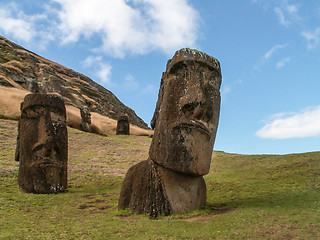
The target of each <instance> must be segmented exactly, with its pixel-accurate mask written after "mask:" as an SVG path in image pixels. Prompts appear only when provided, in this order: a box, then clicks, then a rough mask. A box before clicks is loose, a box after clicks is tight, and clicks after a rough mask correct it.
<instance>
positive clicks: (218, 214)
mask: <svg viewBox="0 0 320 240" xmlns="http://www.w3.org/2000/svg"><path fill="white" fill-rule="evenodd" d="M16 134H17V122H16V121H12V120H2V119H0V200H1V205H0V212H1V218H0V229H1V231H0V239H135V240H136V239H159V240H160V239H190V240H191V239H194V240H196V239H197V240H200V239H203V240H204V239H205V240H207V239H257V240H258V239H259V240H269V239H283V240H286V239H288V240H289V239H290V240H291V239H320V152H311V153H302V154H290V155H240V154H229V153H224V152H214V154H213V159H212V165H211V169H210V172H209V174H208V175H206V176H205V181H206V184H207V205H206V206H205V207H204V208H203V209H201V210H198V211H194V212H190V213H186V214H182V215H174V216H167V217H159V218H158V219H157V220H151V219H148V217H146V216H137V215H132V214H130V213H129V212H128V211H120V212H119V211H118V210H117V203H118V198H119V193H120V189H121V185H122V181H123V178H124V175H125V173H126V171H127V169H128V168H129V167H130V166H132V165H133V164H135V163H138V162H139V161H142V160H145V159H147V157H148V150H149V146H150V142H151V139H150V138H148V137H137V136H123V135H122V136H120V135H110V136H109V137H104V136H100V135H96V134H91V133H86V132H81V131H79V130H77V129H72V128H69V129H68V136H69V163H68V179H69V189H68V191H67V192H66V193H63V194H51V195H48V194H28V193H24V192H21V191H20V190H19V187H18V183H17V175H18V163H17V162H15V161H14V151H15V144H16ZM137 177H139V176H137Z"/></svg>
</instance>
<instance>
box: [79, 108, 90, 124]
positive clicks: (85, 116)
mask: <svg viewBox="0 0 320 240" xmlns="http://www.w3.org/2000/svg"><path fill="white" fill-rule="evenodd" d="M80 114H81V118H82V121H83V122H86V123H89V124H91V113H90V109H89V108H88V107H87V106H83V107H81V108H80Z"/></svg>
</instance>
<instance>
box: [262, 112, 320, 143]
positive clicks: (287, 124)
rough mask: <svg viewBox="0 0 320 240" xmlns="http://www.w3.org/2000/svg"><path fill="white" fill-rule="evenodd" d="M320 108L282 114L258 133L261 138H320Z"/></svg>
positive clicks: (274, 117) (276, 116)
mask: <svg viewBox="0 0 320 240" xmlns="http://www.w3.org/2000/svg"><path fill="white" fill-rule="evenodd" d="M319 119H320V106H316V107H310V108H307V109H305V110H303V111H302V112H298V113H280V114H277V115H274V116H273V117H272V119H271V120H269V122H268V123H267V124H266V125H265V126H264V127H262V128H261V129H259V130H258V131H257V132H256V135H257V136H258V137H260V138H270V139H289V138H305V137H316V136H320V121H319Z"/></svg>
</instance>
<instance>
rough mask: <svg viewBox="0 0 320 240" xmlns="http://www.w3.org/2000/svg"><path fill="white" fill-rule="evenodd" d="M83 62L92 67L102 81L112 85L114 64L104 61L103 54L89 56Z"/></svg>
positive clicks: (84, 64)
mask: <svg viewBox="0 0 320 240" xmlns="http://www.w3.org/2000/svg"><path fill="white" fill-rule="evenodd" d="M81 64H82V65H83V66H84V67H86V68H90V69H91V70H92V71H93V72H94V75H95V76H96V77H97V78H98V79H99V80H100V81H101V83H104V84H106V85H107V86H109V87H110V86H112V82H111V70H112V66H111V65H110V64H108V63H105V62H103V58H102V56H88V57H87V58H86V59H85V60H84V61H82V62H81Z"/></svg>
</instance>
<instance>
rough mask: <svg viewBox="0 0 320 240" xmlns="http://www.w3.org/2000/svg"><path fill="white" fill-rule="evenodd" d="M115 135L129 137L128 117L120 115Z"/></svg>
mask: <svg viewBox="0 0 320 240" xmlns="http://www.w3.org/2000/svg"><path fill="white" fill-rule="evenodd" d="M116 134H117V135H129V134H130V123H129V117H128V115H121V116H120V117H119V119H118V122H117V129H116Z"/></svg>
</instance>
